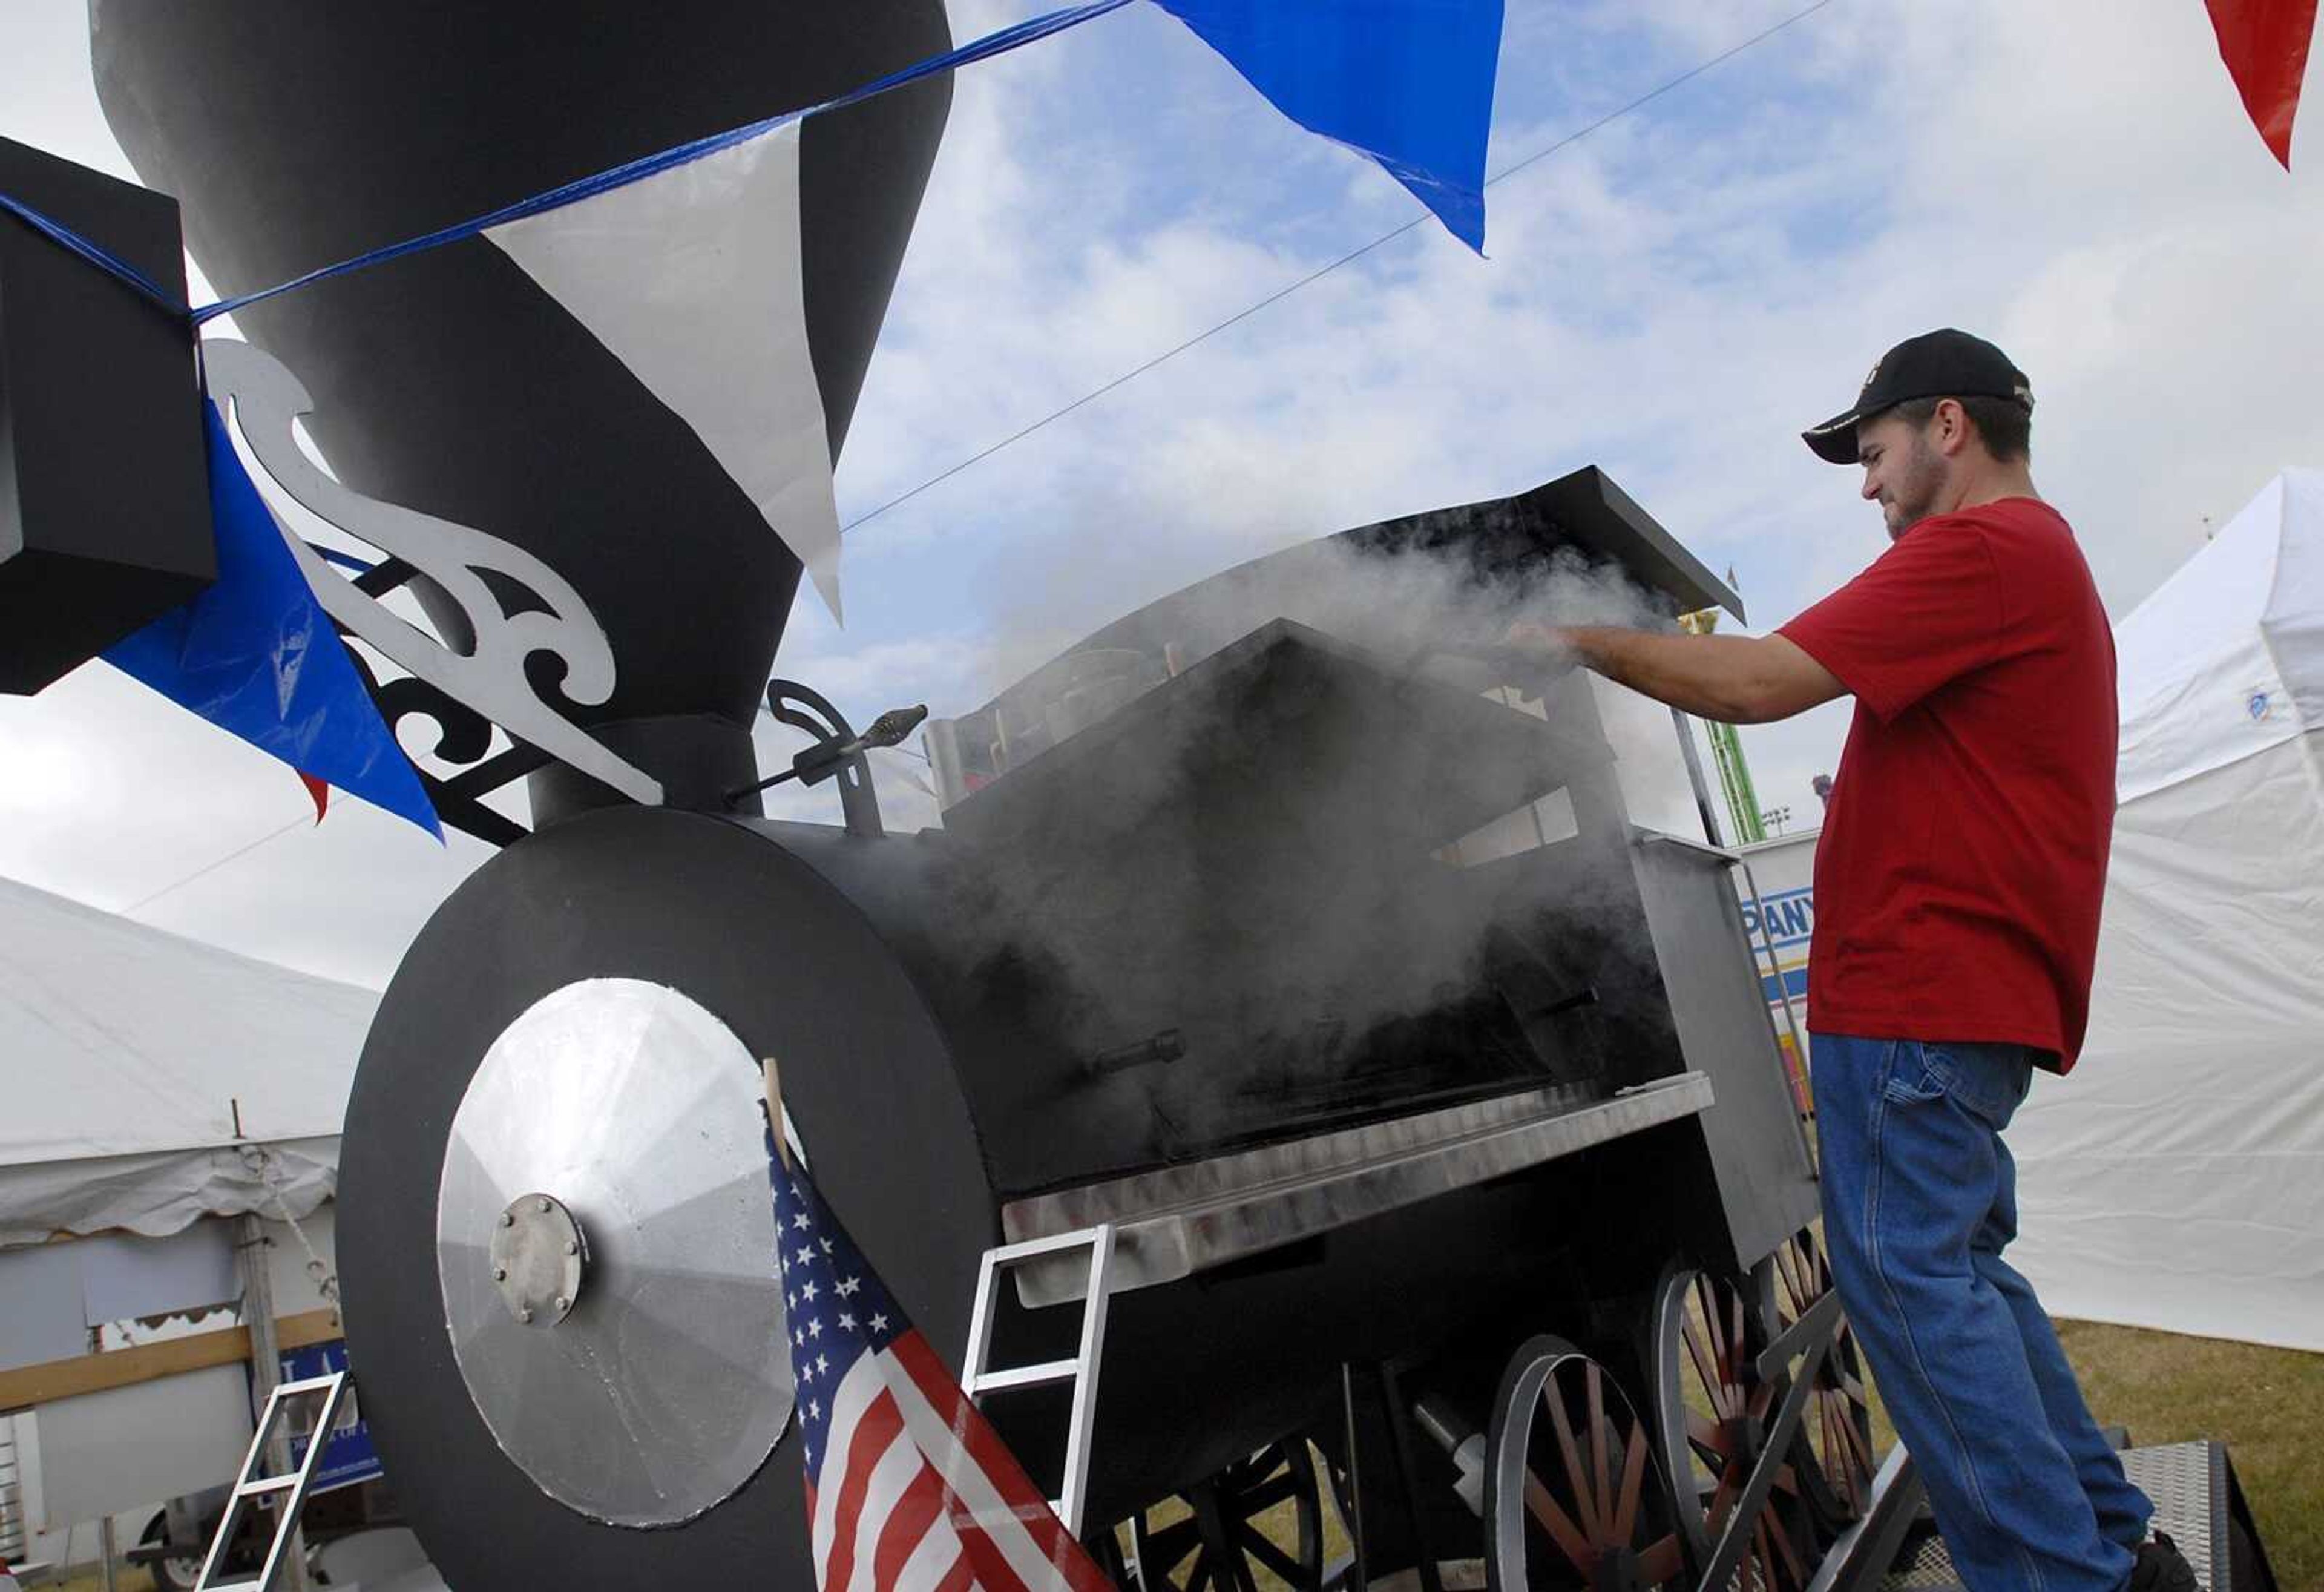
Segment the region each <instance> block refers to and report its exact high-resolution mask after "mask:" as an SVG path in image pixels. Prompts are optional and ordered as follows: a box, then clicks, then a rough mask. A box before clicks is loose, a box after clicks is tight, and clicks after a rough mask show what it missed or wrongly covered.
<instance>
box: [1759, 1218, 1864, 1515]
mask: <svg viewBox="0 0 2324 1592" xmlns="http://www.w3.org/2000/svg"><path fill="white" fill-rule="evenodd" d="M1752 1281H1753V1284H1754V1287H1755V1289H1756V1291H1757V1293H1758V1296H1759V1310H1760V1315H1761V1319H1763V1320H1764V1321H1765V1322H1766V1328H1767V1331H1768V1333H1769V1335H1770V1336H1771V1337H1773V1336H1774V1335H1776V1334H1780V1333H1782V1332H1783V1331H1784V1329H1785V1328H1789V1327H1790V1326H1791V1325H1792V1324H1793V1323H1794V1321H1797V1320H1798V1319H1800V1318H1801V1317H1802V1316H1803V1315H1804V1314H1806V1313H1807V1311H1808V1310H1809V1309H1810V1308H1811V1307H1812V1306H1813V1305H1814V1304H1815V1302H1816V1301H1817V1300H1820V1299H1821V1298H1822V1297H1823V1296H1824V1295H1825V1294H1827V1293H1829V1292H1831V1289H1832V1279H1831V1259H1830V1258H1829V1257H1828V1256H1827V1255H1826V1254H1824V1251H1823V1244H1822V1241H1821V1239H1819V1238H1818V1237H1817V1236H1816V1235H1815V1232H1814V1230H1813V1229H1812V1228H1807V1229H1803V1230H1802V1231H1800V1232H1798V1233H1795V1234H1794V1235H1793V1236H1791V1237H1790V1238H1788V1239H1786V1240H1785V1241H1784V1245H1783V1246H1782V1247H1781V1248H1779V1249H1777V1250H1776V1251H1775V1254H1771V1255H1769V1256H1768V1257H1767V1258H1766V1260H1764V1261H1762V1262H1761V1263H1759V1265H1758V1266H1757V1268H1756V1269H1755V1270H1754V1272H1753V1273H1752ZM1800 1430H1801V1434H1802V1435H1801V1441H1800V1443H1799V1445H1798V1446H1797V1448H1795V1449H1794V1452H1793V1455H1792V1462H1793V1466H1794V1469H1795V1470H1796V1471H1797V1473H1798V1476H1799V1482H1800V1492H1801V1494H1802V1495H1803V1497H1805V1498H1806V1500H1807V1501H1808V1503H1809V1504H1810V1505H1811V1506H1812V1508H1814V1510H1815V1511H1816V1513H1817V1515H1818V1516H1819V1518H1820V1519H1821V1521H1822V1522H1823V1523H1824V1524H1825V1525H1826V1526H1827V1527H1830V1528H1833V1529H1838V1528H1840V1527H1842V1526H1846V1525H1848V1524H1849V1523H1852V1522H1854V1521H1858V1520H1860V1519H1862V1518H1863V1516H1864V1512H1865V1510H1866V1508H1867V1507H1868V1506H1869V1504H1870V1503H1871V1500H1872V1478H1873V1476H1874V1474H1875V1473H1876V1472H1877V1470H1878V1469H1879V1456H1878V1455H1877V1453H1876V1452H1875V1451H1874V1449H1873V1443H1872V1393H1871V1381H1870V1379H1869V1378H1868V1377H1867V1375H1866V1374H1865V1372H1864V1361H1863V1358H1862V1356H1860V1355H1859V1354H1858V1351H1857V1347H1856V1335H1855V1333H1854V1332H1853V1331H1851V1330H1850V1329H1849V1323H1848V1317H1847V1316H1846V1315H1845V1314H1844V1313H1843V1314H1842V1315H1841V1316H1840V1320H1839V1324H1838V1326H1837V1327H1836V1328H1834V1329H1833V1334H1832V1342H1831V1351H1830V1352H1829V1353H1828V1354H1826V1355H1825V1356H1824V1357H1823V1360H1822V1363H1821V1365H1818V1366H1817V1368H1816V1377H1815V1388H1814V1391H1813V1392H1812V1393H1810V1394H1809V1402H1808V1409H1807V1414H1806V1416H1805V1417H1804V1418H1803V1420H1802V1421H1801V1423H1800Z"/></svg>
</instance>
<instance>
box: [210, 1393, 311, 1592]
mask: <svg viewBox="0 0 2324 1592" xmlns="http://www.w3.org/2000/svg"><path fill="white" fill-rule="evenodd" d="M346 1382H347V1374H346V1372H344V1371H334V1372H332V1373H330V1374H328V1375H327V1376H312V1377H309V1378H308V1379H307V1380H306V1381H304V1382H285V1383H281V1384H278V1385H277V1386H276V1387H275V1389H274V1391H273V1392H272V1393H268V1394H267V1395H266V1409H265V1411H264V1412H263V1413H262V1414H261V1415H260V1416H259V1418H258V1430H256V1431H254V1432H253V1433H252V1434H251V1438H250V1452H249V1453H248V1454H245V1455H244V1456H243V1461H242V1474H241V1476H239V1477H238V1478H237V1479H236V1480H235V1484H234V1494H233V1495H232V1496H231V1497H229V1498H228V1499H227V1500H226V1513H224V1514H222V1515H220V1516H219V1517H218V1527H217V1535H216V1536H214V1537H212V1538H211V1539H210V1550H209V1552H208V1554H207V1555H205V1556H204V1557H203V1560H202V1573H201V1575H200V1577H199V1578H198V1579H197V1580H196V1581H195V1582H194V1592H274V1578H275V1577H276V1576H278V1575H280V1574H281V1570H282V1556H283V1553H284V1551H285V1550H287V1549H288V1548H289V1547H290V1545H291V1540H292V1538H293V1536H294V1534H295V1532H296V1531H297V1529H298V1525H299V1515H300V1512H301V1511H302V1510H304V1509H305V1508H306V1507H307V1486H308V1484H309V1482H310V1481H312V1480H313V1478H314V1475H315V1467H316V1466H317V1465H318V1464H320V1463H321V1462H322V1458H323V1450H324V1449H326V1448H327V1447H328V1446H329V1444H330V1440H331V1429H332V1427H333V1425H334V1424H335V1423H336V1422H337V1420H338V1416H339V1396H340V1394H341V1393H343V1392H344V1391H345V1390H346ZM300 1399H311V1400H318V1401H319V1404H318V1409H317V1412H316V1416H315V1423H314V1425H313V1427H312V1428H311V1429H310V1430H309V1431H308V1433H307V1452H306V1454H305V1455H304V1456H303V1457H302V1458H300V1461H299V1464H298V1467H297V1468H296V1469H294V1470H291V1471H290V1472H289V1473H287V1474H285V1475H282V1476H262V1475H260V1474H258V1472H259V1468H260V1467H261V1465H262V1464H263V1461H264V1458H265V1455H266V1445H267V1442H268V1440H269V1439H272V1436H273V1435H274V1422H275V1421H277V1420H279V1419H281V1418H282V1417H283V1415H284V1413H285V1412H286V1411H287V1410H288V1409H289V1408H290V1406H291V1404H292V1403H293V1402H295V1401H298V1400H300ZM266 1499H273V1500H278V1501H279V1503H278V1506H277V1508H276V1510H275V1513H274V1538H273V1541H270V1542H269V1543H268V1544H267V1545H266V1562H265V1565H264V1567H263V1569H260V1570H259V1572H258V1578H257V1579H256V1580H254V1581H219V1580H214V1579H212V1578H213V1577H215V1576H216V1575H217V1573H218V1567H219V1566H220V1565H222V1564H223V1563H224V1562H225V1561H226V1552H227V1550H228V1549H229V1548H230V1547H231V1545H232V1544H233V1542H234V1539H235V1532H238V1531H239V1530H240V1529H241V1526H242V1513H243V1511H244V1510H245V1509H247V1508H249V1507H250V1506H251V1505H252V1504H254V1503H258V1502H260V1501H262V1500H266Z"/></svg>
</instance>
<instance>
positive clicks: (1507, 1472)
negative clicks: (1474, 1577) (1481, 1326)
mask: <svg viewBox="0 0 2324 1592" xmlns="http://www.w3.org/2000/svg"><path fill="white" fill-rule="evenodd" d="M1654 1448H1655V1441H1654V1434H1653V1432H1652V1431H1651V1430H1649V1429H1648V1428H1647V1425H1646V1422H1645V1421H1641V1420H1640V1419H1639V1418H1638V1415H1637V1411H1635V1410H1634V1409H1632V1408H1631V1405H1630V1401H1629V1400H1628V1399H1627V1398H1625V1397H1624V1396H1623V1394H1622V1390H1621V1389H1620V1388H1619V1387H1618V1386H1617V1385H1615V1383H1614V1379H1613V1378H1612V1377H1610V1376H1609V1375H1608V1374H1606V1371H1605V1368H1604V1367H1603V1366H1601V1365H1599V1364H1598V1362H1597V1361H1595V1360H1593V1359H1591V1358H1590V1356H1587V1355H1584V1354H1583V1353H1582V1352H1581V1351H1580V1350H1579V1349H1577V1348H1575V1347H1573V1346H1572V1345H1571V1344H1569V1343H1566V1342H1565V1341H1563V1339H1561V1338H1555V1337H1535V1338H1533V1339H1531V1340H1530V1341H1529V1342H1527V1343H1526V1346H1525V1347H1523V1348H1521V1349H1519V1350H1518V1351H1517V1357H1516V1358H1515V1359H1513V1360H1511V1361H1510V1362H1509V1368H1508V1372H1507V1373H1505V1374H1503V1376H1502V1378H1501V1387H1500V1392H1499V1394H1497V1395H1496V1396H1495V1398H1494V1401H1493V1421H1492V1429H1491V1431H1490V1433H1489V1437H1488V1439H1487V1449H1486V1455H1487V1460H1488V1466H1487V1469H1486V1472H1485V1576H1486V1580H1487V1583H1488V1584H1489V1587H1491V1592H1552V1589H1562V1588H1566V1587H1591V1588H1596V1589H1597V1592H1622V1589H1628V1592H1641V1589H1643V1588H1647V1587H1674V1588H1675V1587H1683V1586H1685V1585H1687V1584H1688V1578H1687V1573H1686V1553H1685V1550H1684V1548H1683V1542H1682V1538H1681V1537H1680V1534H1679V1531H1678V1524H1677V1520H1676V1512H1675V1510H1674V1508H1673V1505H1672V1503H1671V1496H1670V1486H1669V1484H1668V1482H1667V1481H1666V1480H1665V1478H1664V1476H1663V1470H1662V1466H1661V1464H1660V1463H1659V1462H1658V1461H1657V1460H1656V1459H1655V1457H1654V1452H1653V1450H1654Z"/></svg>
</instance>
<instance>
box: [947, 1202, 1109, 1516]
mask: <svg viewBox="0 0 2324 1592" xmlns="http://www.w3.org/2000/svg"><path fill="white" fill-rule="evenodd" d="M1074 1249H1087V1250H1088V1251H1089V1252H1090V1266H1089V1291H1088V1292H1087V1293H1086V1294H1084V1296H1083V1299H1082V1335H1081V1348H1080V1351H1079V1352H1078V1353H1076V1354H1075V1355H1074V1357H1073V1358H1072V1359H1070V1360H1044V1361H1042V1362H1041V1363H1040V1364H1038V1365H1014V1366H1010V1367H1007V1368H1005V1369H1001V1370H998V1371H996V1370H993V1369H991V1365H990V1361H991V1355H992V1316H993V1307H994V1305H995V1304H996V1303H997V1302H998V1300H999V1297H1000V1291H1001V1278H1002V1276H1003V1274H1004V1273H1009V1272H1012V1271H1014V1270H1016V1269H1017V1268H1018V1267H1019V1266H1021V1265H1024V1264H1026V1263H1028V1262H1031V1261H1037V1260H1042V1259H1045V1258H1047V1257H1048V1256H1050V1255H1054V1254H1059V1253H1061V1252H1064V1251H1068V1250H1074ZM1112 1280H1113V1224H1112V1223H1111V1222H1107V1223H1104V1224H1102V1225H1101V1226H1094V1227H1084V1228H1081V1229H1080V1230H1078V1231H1076V1232H1072V1233H1060V1234H1059V1235H1057V1236H1056V1237H1054V1238H1030V1239H1028V1240H1026V1241H1025V1242H1024V1243H1022V1244H1004V1245H1001V1246H1000V1247H999V1248H997V1249H988V1250H986V1251H985V1252H984V1259H983V1261H982V1263H980V1264H979V1265H978V1266H977V1269H976V1304H975V1307H974V1308H973V1310H971V1311H970V1312H969V1318H968V1354H967V1355H966V1356H965V1357H964V1359H963V1360H962V1363H961V1364H962V1371H963V1374H962V1378H961V1387H962V1391H963V1392H964V1393H967V1394H968V1396H969V1399H970V1401H971V1402H973V1403H975V1404H978V1405H980V1406H982V1404H983V1402H984V1397H985V1395H986V1394H987V1393H1010V1392H1014V1391H1021V1390H1023V1389H1026V1388H1035V1387H1056V1386H1060V1385H1063V1384H1068V1383H1070V1384H1072V1386H1073V1390H1074V1404H1073V1414H1072V1415H1071V1417H1070V1418H1069V1419H1070V1421H1071V1424H1070V1425H1069V1426H1068V1427H1067V1428H1066V1430H1065V1484H1064V1491H1063V1492H1062V1493H1060V1494H1059V1495H1058V1496H1056V1497H1055V1498H1052V1499H1050V1500H1049V1507H1050V1508H1052V1509H1054V1510H1056V1512H1057V1518H1058V1519H1059V1520H1061V1521H1063V1522H1065V1530H1066V1531H1067V1532H1069V1533H1071V1534H1072V1535H1074V1536H1075V1537H1078V1536H1080V1535H1081V1534H1082V1501H1083V1499H1084V1496H1085V1495H1087V1493H1088V1491H1089V1450H1090V1430H1091V1429H1092V1427H1093V1425H1094V1424H1095V1422H1096V1418H1097V1374H1098V1365H1099V1361H1100V1359H1101V1357H1102V1354H1103V1352H1104V1347H1105V1307H1106V1300H1107V1298H1108V1296H1109V1295H1110V1293H1111V1285H1112Z"/></svg>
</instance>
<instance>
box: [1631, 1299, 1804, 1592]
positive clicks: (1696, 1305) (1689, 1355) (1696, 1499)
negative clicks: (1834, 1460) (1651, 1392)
mask: <svg viewBox="0 0 2324 1592" xmlns="http://www.w3.org/2000/svg"><path fill="white" fill-rule="evenodd" d="M1766 1342H1767V1338H1766V1327H1765V1325H1764V1323H1763V1319H1762V1317H1761V1315H1760V1312H1759V1310H1757V1308H1756V1307H1755V1306H1754V1305H1753V1304H1752V1303H1751V1302H1750V1301H1749V1300H1748V1297H1747V1293H1746V1291H1745V1290H1744V1289H1743V1288H1742V1287H1740V1286H1738V1284H1736V1283H1735V1282H1731V1281H1729V1279H1727V1278H1724V1277H1715V1276H1712V1275H1711V1274H1710V1273H1706V1272H1697V1271H1692V1270H1690V1269H1687V1268H1685V1267H1683V1266H1674V1267H1672V1268H1671V1270H1669V1271H1668V1272H1666V1273H1665V1274H1664V1277H1663V1282H1662V1286H1661V1288H1660V1289H1659V1290H1658V1291H1657V1292H1656V1295H1655V1314H1654V1343H1653V1364H1654V1366H1655V1427H1656V1431H1657V1434H1658V1437H1659V1440H1660V1444H1661V1453H1662V1458H1663V1463H1664V1464H1665V1465H1666V1466H1667V1467H1669V1468H1670V1474H1671V1478H1672V1491H1673V1494H1674V1497H1675V1502H1676V1505H1677V1511H1678V1518H1679V1525H1680V1528H1681V1530H1682V1531H1683V1532H1684V1533H1685V1535H1686V1539H1687V1544H1688V1546H1689V1548H1690V1549H1692V1552H1693V1560H1694V1564H1695V1566H1696V1568H1697V1569H1698V1570H1700V1569H1705V1568H1707V1567H1708V1566H1709V1565H1710V1562H1711V1556H1712V1554H1713V1553H1714V1552H1715V1551H1716V1550H1717V1549H1718V1546H1719V1543H1720V1540H1721V1538H1722V1537H1723V1536H1724V1535H1725V1534H1726V1532H1727V1531H1728V1528H1729V1523H1730V1522H1731V1521H1732V1520H1733V1519H1734V1516H1735V1511H1736V1508H1737V1506H1738V1504H1740V1502H1741V1500H1742V1495H1743V1493H1744V1490H1745V1489H1746V1488H1747V1487H1748V1486H1749V1485H1750V1482H1751V1478H1752V1476H1753V1473H1754V1472H1755V1471H1756V1470H1757V1467H1758V1465H1759V1462H1760V1458H1761V1456H1762V1455H1763V1454H1764V1453H1765V1452H1766V1428H1767V1423H1768V1421H1770V1420H1771V1419H1773V1417H1774V1415H1775V1409H1776V1406H1777V1404H1778V1403H1779V1402H1781V1395H1782V1393H1783V1391H1784V1384H1783V1383H1782V1382H1781V1381H1780V1380H1770V1381H1766V1382H1762V1381H1760V1380H1759V1378H1758V1376H1757V1371H1756V1368H1755V1364H1754V1363H1755V1361H1756V1360H1757V1356H1758V1354H1759V1351H1760V1350H1761V1349H1762V1348H1764V1347H1766ZM1750 1531H1751V1537H1750V1543H1749V1546H1748V1547H1747V1548H1746V1549H1745V1550H1744V1551H1743V1555H1742V1557H1741V1558H1740V1559H1739V1560H1738V1561H1737V1565H1738V1580H1737V1584H1738V1585H1739V1586H1740V1587H1743V1588H1744V1589H1745V1592H1799V1589H1800V1588H1802V1587H1805V1586H1806V1585H1807V1581H1808V1578H1809V1576H1810V1574H1811V1573H1812V1569H1813V1563H1814V1559H1815V1532H1814V1530H1813V1529H1812V1526H1811V1524H1810V1523H1809V1518H1808V1513H1807V1509H1806V1506H1805V1504H1804V1502H1803V1498H1802V1496H1801V1482H1800V1477H1799V1476H1798V1473H1797V1467H1795V1466H1794V1465H1789V1464H1785V1465H1782V1466H1779V1467H1777V1469H1776V1471H1775V1481H1774V1485H1773V1486H1771V1487H1770V1488H1769V1489H1768V1491H1767V1494H1766V1498H1765V1500H1764V1501H1763V1502H1762V1503H1761V1504H1760V1506H1759V1509H1758V1512H1757V1517H1756V1519H1754V1521H1753V1522H1752V1524H1751V1528H1750Z"/></svg>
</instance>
